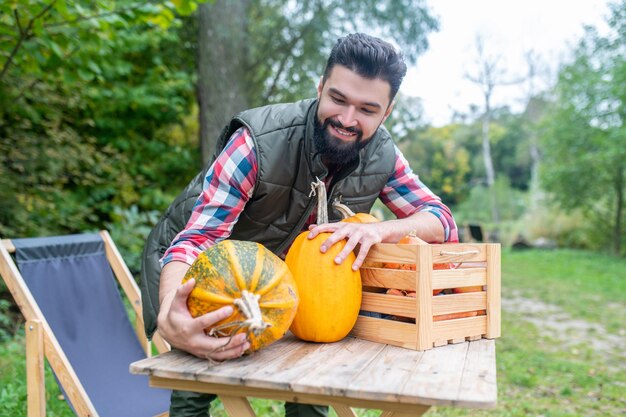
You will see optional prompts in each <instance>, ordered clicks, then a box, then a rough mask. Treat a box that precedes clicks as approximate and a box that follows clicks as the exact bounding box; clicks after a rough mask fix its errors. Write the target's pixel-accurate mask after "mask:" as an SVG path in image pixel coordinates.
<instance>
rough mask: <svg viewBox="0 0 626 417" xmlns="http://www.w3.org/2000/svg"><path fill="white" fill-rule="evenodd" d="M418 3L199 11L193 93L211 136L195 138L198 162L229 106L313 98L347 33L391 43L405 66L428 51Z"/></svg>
mask: <svg viewBox="0 0 626 417" xmlns="http://www.w3.org/2000/svg"><path fill="white" fill-rule="evenodd" d="M425 4H426V3H425V1H423V0H384V1H376V0H364V1H354V0H347V1H346V0H313V1H302V2H294V1H289V0H236V1H233V0H230V1H226V0H218V1H216V2H215V4H214V5H211V6H202V7H201V13H200V14H199V16H198V18H199V19H200V20H204V22H200V23H199V27H201V28H206V29H202V33H201V34H200V36H201V39H202V40H201V44H200V45H199V46H198V52H199V56H200V60H199V62H201V65H202V68H201V74H202V75H201V78H202V79H200V80H199V83H198V87H199V89H201V91H198V96H199V97H201V100H202V104H201V105H202V106H203V110H202V112H206V111H209V112H211V115H210V118H209V117H208V116H206V115H203V114H201V115H200V122H201V124H204V123H207V124H210V125H209V126H204V125H201V129H200V130H201V132H212V133H211V134H208V133H207V134H204V133H203V134H202V137H201V141H202V145H201V148H202V150H203V151H202V160H203V161H204V162H206V161H208V159H209V158H210V156H211V155H210V151H211V150H212V149H213V148H214V146H215V141H216V140H217V134H215V132H218V131H220V130H221V128H222V127H223V126H224V125H225V124H226V123H227V122H228V120H229V119H230V118H231V117H232V116H233V110H234V109H239V110H241V109H243V108H244V107H256V106H261V105H266V104H269V103H277V102H287V101H293V100H298V99H301V98H304V97H312V96H314V95H315V87H316V85H317V82H318V81H319V77H320V76H321V74H322V71H323V66H324V64H325V62H326V58H327V56H328V53H329V52H330V48H331V47H332V46H333V45H334V43H335V41H336V40H337V38H339V37H340V36H342V35H344V34H346V33H348V32H354V31H359V30H360V31H363V30H364V29H363V28H367V31H368V32H369V33H372V34H379V35H381V36H382V37H383V38H386V39H387V40H390V41H394V42H396V44H397V45H398V46H399V47H400V48H402V50H403V52H404V54H405V55H406V57H407V59H408V61H409V62H415V60H416V58H417V57H418V56H419V55H420V54H421V53H422V52H423V51H425V50H426V49H427V47H428V41H427V37H426V35H427V34H428V33H429V32H431V31H433V30H436V29H437V27H438V26H437V22H436V20H435V19H434V18H433V17H432V16H431V15H430V13H429V11H428V9H427V7H426V5H425ZM202 9H206V13H205V12H203V11H202ZM216 9H222V11H220V12H219V21H215V20H216V18H217V15H215V14H213V12H211V11H210V10H213V11H215V10H216ZM225 11H228V12H225ZM216 13H217V12H216ZM210 27H213V28H215V32H216V33H214V32H211V33H214V36H213V38H211V39H209V38H207V37H205V35H206V34H207V33H209V32H208V31H209V30H210ZM234 32H236V33H234ZM229 34H233V36H230V35H229ZM235 35H236V36H235ZM203 54H204V55H203ZM216 64H218V65H216ZM222 65H223V66H224V67H223V69H220V66H222ZM207 70H210V71H213V73H212V74H209V73H208V71H207ZM206 79H208V80H209V82H206ZM207 141H209V142H210V143H206V142H207Z"/></svg>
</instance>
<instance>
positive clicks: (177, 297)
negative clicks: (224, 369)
mask: <svg viewBox="0 0 626 417" xmlns="http://www.w3.org/2000/svg"><path fill="white" fill-rule="evenodd" d="M194 284H195V280H194V279H190V280H189V281H187V282H185V283H184V284H183V285H180V286H179V287H178V288H176V289H175V290H173V291H170V292H169V293H168V294H167V295H165V297H163V300H162V302H161V310H160V312H159V317H158V329H159V333H160V334H161V336H163V338H164V339H165V340H167V341H168V342H169V343H170V344H171V345H172V346H173V347H176V348H178V349H182V350H184V351H187V352H189V353H191V354H192V355H195V356H198V357H200V358H207V359H210V360H214V361H223V360H226V359H232V358H238V357H240V356H241V355H243V353H244V352H245V351H246V349H248V348H249V347H250V343H248V341H247V340H246V335H245V334H238V335H236V336H234V337H232V338H229V337H213V336H207V335H206V333H205V332H204V329H206V328H208V327H210V326H211V325H213V324H215V323H217V322H219V321H220V320H223V319H225V318H226V317H228V316H230V315H231V314H232V312H233V308H232V307H231V306H226V307H222V308H220V309H219V310H215V311H213V312H211V313H207V314H205V315H203V316H200V317H197V318H193V317H192V316H191V314H190V313H189V310H188V309H187V297H188V296H189V294H190V293H191V290H192V289H193V287H194ZM229 339H230V340H229Z"/></svg>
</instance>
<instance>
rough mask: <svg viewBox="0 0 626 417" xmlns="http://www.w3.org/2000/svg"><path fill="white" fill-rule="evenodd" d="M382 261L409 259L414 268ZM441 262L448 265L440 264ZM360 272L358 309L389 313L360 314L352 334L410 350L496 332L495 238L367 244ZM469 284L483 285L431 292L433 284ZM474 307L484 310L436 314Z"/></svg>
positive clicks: (497, 258)
mask: <svg viewBox="0 0 626 417" xmlns="http://www.w3.org/2000/svg"><path fill="white" fill-rule="evenodd" d="M383 263H397V264H414V265H415V270H400V269H390V268H384V267H382V264H383ZM446 264H447V266H450V265H452V269H439V268H442V267H445V266H446ZM361 278H362V280H363V299H362V302H361V309H362V310H365V311H371V312H376V313H381V314H383V315H384V316H389V315H390V316H393V319H390V318H374V317H366V316H359V318H358V319H357V322H356V325H355V326H354V328H353V330H352V333H351V335H352V336H355V337H358V338H362V339H367V340H372V341H375V342H381V343H388V344H391V345H395V346H401V347H405V348H409V349H415V350H427V349H431V348H433V347H436V346H441V345H445V344H448V343H459V342H464V341H466V340H475V339H479V338H481V337H485V338H488V339H493V338H496V337H499V336H500V245H499V244H484V243H468V244H465V243H462V244H436V245H428V244H419V245H418V244H403V245H399V244H385V243H381V244H378V245H375V246H373V247H372V249H370V252H369V253H368V256H367V260H366V262H365V264H364V266H363V267H362V268H361ZM469 286H482V290H481V291H477V292H466V293H460V294H443V293H442V294H439V295H436V296H434V295H433V290H438V289H445V290H446V291H444V293H447V292H450V289H452V288H463V287H469ZM388 288H396V289H400V290H405V291H415V292H416V296H415V297H414V298H412V297H405V296H398V295H390V294H386V293H385V290H386V289H388ZM473 311H478V312H480V313H478V314H484V315H476V316H475V317H466V318H453V319H442V317H441V316H443V315H446V314H452V313H463V312H473ZM435 316H440V317H437V318H435ZM399 320H404V321H399ZM413 321H414V322H413Z"/></svg>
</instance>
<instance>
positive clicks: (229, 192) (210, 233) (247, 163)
mask: <svg viewBox="0 0 626 417" xmlns="http://www.w3.org/2000/svg"><path fill="white" fill-rule="evenodd" d="M255 152H256V151H255V149H254V142H253V140H252V138H251V136H250V133H249V131H248V130H247V129H245V128H241V129H239V130H237V131H236V132H235V133H233V135H232V136H231V137H230V139H229V141H228V143H227V144H226V147H225V148H224V150H223V151H222V152H221V153H220V155H219V156H218V157H217V159H216V160H215V162H213V164H212V165H211V167H210V168H209V170H208V172H207V175H206V177H205V179H204V184H203V187H202V193H201V194H200V196H199V197H198V200H197V201H196V204H195V205H194V208H193V211H192V213H191V217H190V218H189V221H188V222H187V225H186V226H185V228H184V229H183V230H182V231H181V232H180V233H178V235H176V237H175V238H174V240H173V241H172V244H171V245H170V247H169V248H168V249H167V251H166V252H165V254H164V255H163V257H162V258H161V266H165V265H166V264H167V263H169V262H171V261H181V262H185V263H187V264H190V265H191V264H192V263H193V261H194V260H195V259H196V258H197V257H198V255H199V254H200V253H201V252H202V251H203V250H205V249H207V248H209V247H210V246H212V245H214V244H216V243H217V242H219V241H222V240H224V239H226V238H228V237H229V236H230V234H231V233H232V229H233V227H234V225H235V223H236V222H237V220H238V219H239V216H240V215H241V212H242V211H243V209H244V207H245V205H246V203H247V202H248V200H249V199H250V197H251V196H252V193H253V191H254V185H255V182H256V175H257V171H258V165H257V159H256V153H255Z"/></svg>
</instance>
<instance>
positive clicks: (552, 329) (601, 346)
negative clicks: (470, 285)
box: [502, 293, 626, 363]
mask: <svg viewBox="0 0 626 417" xmlns="http://www.w3.org/2000/svg"><path fill="white" fill-rule="evenodd" d="M502 309H503V310H504V311H505V312H510V313H519V314H522V313H523V316H524V319H525V320H527V321H529V322H530V323H532V324H534V325H535V326H536V327H537V329H539V331H540V332H541V333H542V334H543V335H546V336H550V337H552V338H555V339H557V340H559V341H560V342H561V343H562V345H563V347H565V348H572V349H575V348H576V346H579V345H580V344H581V343H582V342H586V343H588V344H589V345H590V347H591V348H592V349H593V350H594V351H596V352H598V353H602V354H609V355H617V356H618V357H622V358H624V359H625V360H626V355H625V354H624V346H626V335H625V334H617V335H616V334H611V333H609V332H607V330H606V328H605V327H604V326H603V325H602V324H600V323H591V322H588V321H586V320H581V319H577V318H574V317H572V316H571V315H570V314H568V313H567V312H565V311H563V310H562V309H561V308H560V307H558V306H555V305H551V304H547V303H544V302H542V301H539V300H535V299H531V298H526V297H523V296H521V295H520V294H518V293H513V294H511V295H510V296H509V297H507V298H503V299H502ZM621 362H622V363H624V361H621Z"/></svg>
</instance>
